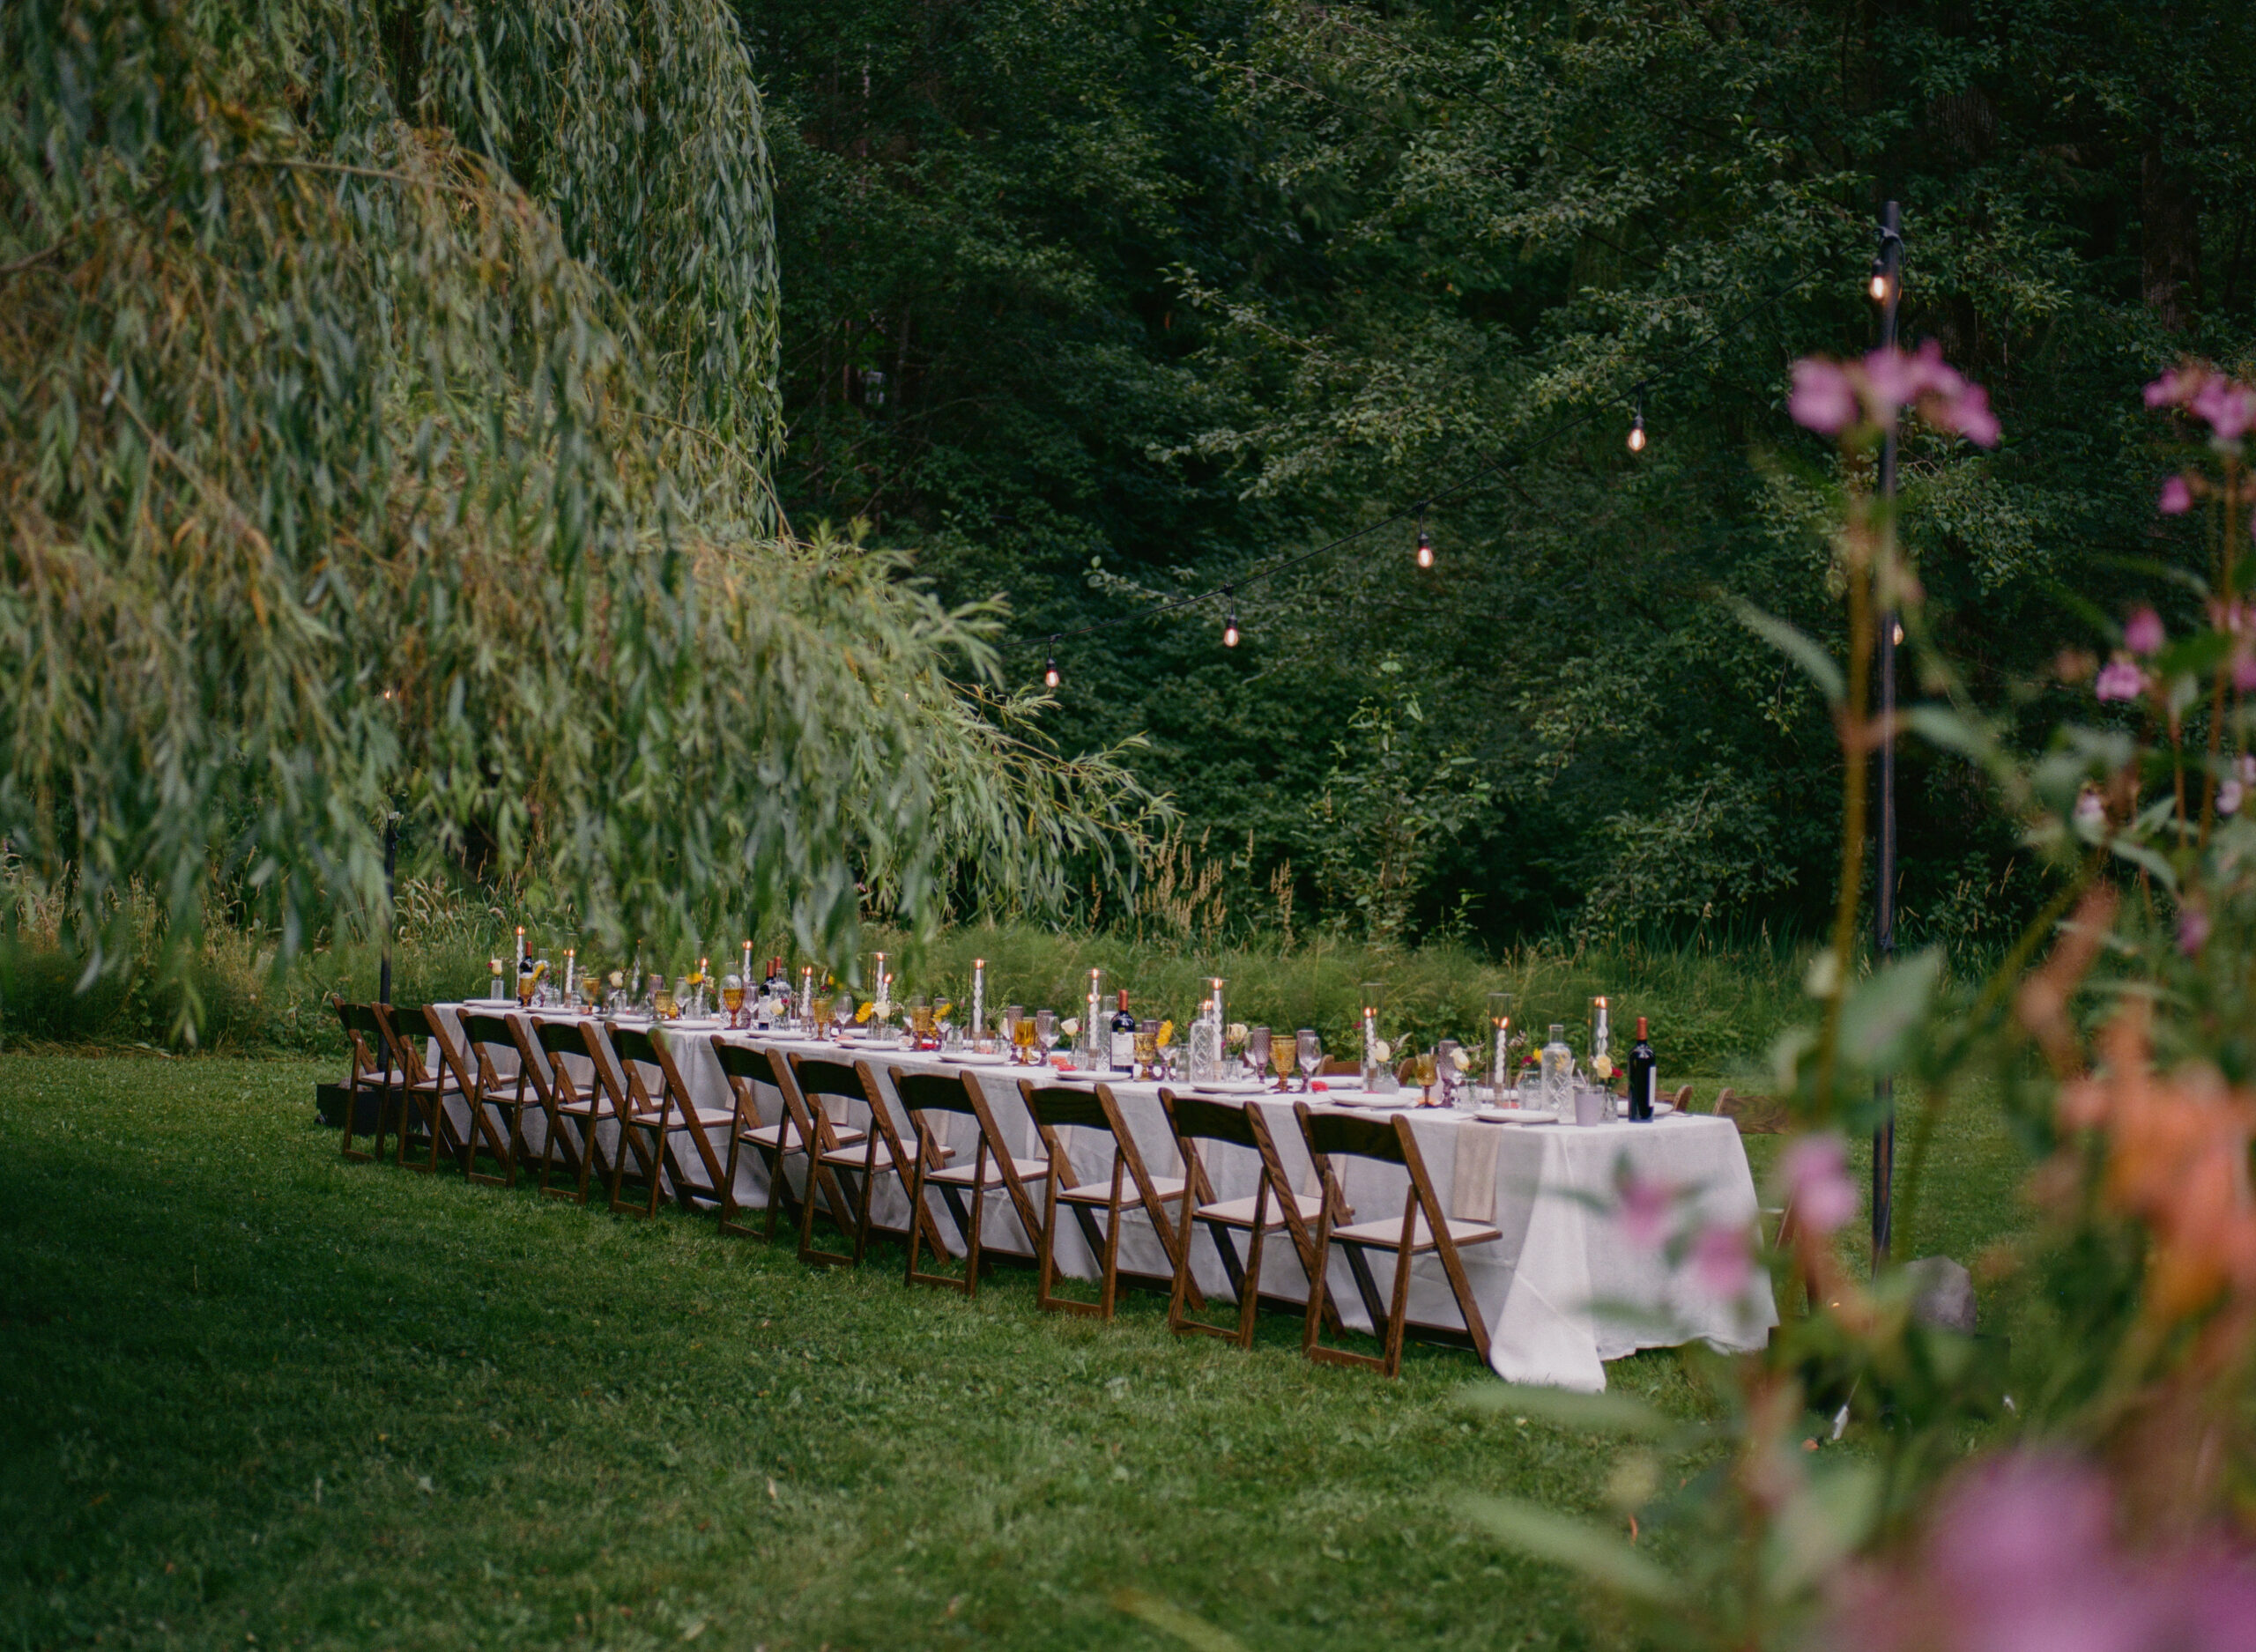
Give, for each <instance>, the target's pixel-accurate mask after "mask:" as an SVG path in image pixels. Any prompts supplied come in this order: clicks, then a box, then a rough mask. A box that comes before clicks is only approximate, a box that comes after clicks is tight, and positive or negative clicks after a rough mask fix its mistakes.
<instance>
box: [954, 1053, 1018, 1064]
mask: <svg viewBox="0 0 2256 1652" xmlns="http://www.w3.org/2000/svg"><path fill="white" fill-rule="evenodd" d="M940 1059H941V1060H942V1061H954V1062H961V1063H963V1064H964V1065H965V1066H967V1067H1006V1066H1008V1065H1009V1064H1010V1057H1009V1056H977V1055H972V1056H966V1055H961V1054H958V1055H954V1056H941V1057H940Z"/></svg>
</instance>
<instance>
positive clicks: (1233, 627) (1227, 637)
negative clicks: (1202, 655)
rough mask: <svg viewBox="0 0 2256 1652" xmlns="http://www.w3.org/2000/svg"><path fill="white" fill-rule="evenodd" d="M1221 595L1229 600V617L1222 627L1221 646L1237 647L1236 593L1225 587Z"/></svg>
mask: <svg viewBox="0 0 2256 1652" xmlns="http://www.w3.org/2000/svg"><path fill="white" fill-rule="evenodd" d="M1222 595H1223V596H1227V597H1228V598H1229V599H1230V617H1229V619H1228V620H1227V621H1225V622H1224V624H1223V626H1222V646H1223V647H1224V648H1236V647H1237V593H1236V591H1234V590H1233V589H1231V588H1230V587H1229V586H1227V585H1225V586H1223V587H1222Z"/></svg>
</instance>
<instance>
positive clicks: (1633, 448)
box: [1629, 412, 1645, 453]
mask: <svg viewBox="0 0 2256 1652" xmlns="http://www.w3.org/2000/svg"><path fill="white" fill-rule="evenodd" d="M1644 450H1645V416H1644V413H1642V412H1640V413H1639V414H1638V415H1637V416H1636V418H1634V419H1631V420H1630V421H1629V451H1630V452H1632V453H1643V452H1644Z"/></svg>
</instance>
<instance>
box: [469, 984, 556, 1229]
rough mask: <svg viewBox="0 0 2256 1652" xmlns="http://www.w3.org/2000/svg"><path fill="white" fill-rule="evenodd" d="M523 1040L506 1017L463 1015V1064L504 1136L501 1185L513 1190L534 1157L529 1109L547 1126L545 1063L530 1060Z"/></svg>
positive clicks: (482, 1013)
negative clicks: (521, 1167) (527, 1124)
mask: <svg viewBox="0 0 2256 1652" xmlns="http://www.w3.org/2000/svg"><path fill="white" fill-rule="evenodd" d="M524 1036H525V1034H524V1033H523V1030H522V1029H521V1028H520V1027H519V1026H517V1025H516V1023H515V1022H514V1021H513V1020H512V1019H510V1018H509V1017H508V1016H506V1015H493V1014H489V1013H487V1012H486V1011H479V1010H464V1011H463V1012H462V1038H463V1044H464V1052H463V1060H464V1064H465V1066H466V1067H467V1068H468V1069H469V1071H470V1075H471V1079H472V1080H473V1081H474V1083H475V1085H476V1086H477V1091H478V1101H479V1108H480V1109H481V1110H482V1111H483V1112H485V1113H486V1114H487V1115H490V1116H491V1120H492V1122H493V1124H494V1126H496V1127H498V1128H499V1129H500V1130H501V1142H502V1145H503V1147H504V1148H505V1149H506V1152H507V1157H506V1174H504V1175H503V1177H502V1178H501V1182H502V1185H503V1186H505V1187H512V1188H514V1187H515V1186H516V1185H517V1167H518V1166H519V1165H520V1164H521V1163H522V1162H523V1159H525V1157H526V1156H527V1155H529V1154H530V1153H531V1152H532V1138H531V1137H530V1136H528V1135H527V1134H526V1133H525V1114H526V1112H527V1110H528V1109H531V1111H532V1112H533V1113H534V1114H535V1115H536V1116H539V1117H541V1118H543V1119H544V1121H545V1116H546V1113H547V1108H548V1079H547V1078H546V1076H545V1072H544V1071H543V1063H541V1062H539V1061H538V1060H532V1059H529V1058H528V1057H527V1056H526V1055H525V1053H524ZM488 1139H489V1142H490V1140H491V1137H489V1138H488Z"/></svg>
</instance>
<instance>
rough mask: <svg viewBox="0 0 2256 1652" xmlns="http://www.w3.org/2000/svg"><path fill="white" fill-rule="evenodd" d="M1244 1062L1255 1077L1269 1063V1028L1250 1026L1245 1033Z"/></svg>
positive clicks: (1259, 1074) (1257, 1076) (1258, 1076)
mask: <svg viewBox="0 0 2256 1652" xmlns="http://www.w3.org/2000/svg"><path fill="white" fill-rule="evenodd" d="M1245 1064H1246V1067H1247V1068H1248V1070H1250V1071H1251V1073H1252V1074H1253V1076H1254V1077H1255V1078H1260V1077H1261V1074H1262V1071H1263V1070H1264V1069H1265V1068H1266V1067H1267V1066H1268V1065H1269V1029H1268V1028H1267V1027H1265V1026H1256V1027H1250V1028H1248V1029H1247V1031H1246V1034H1245Z"/></svg>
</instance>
